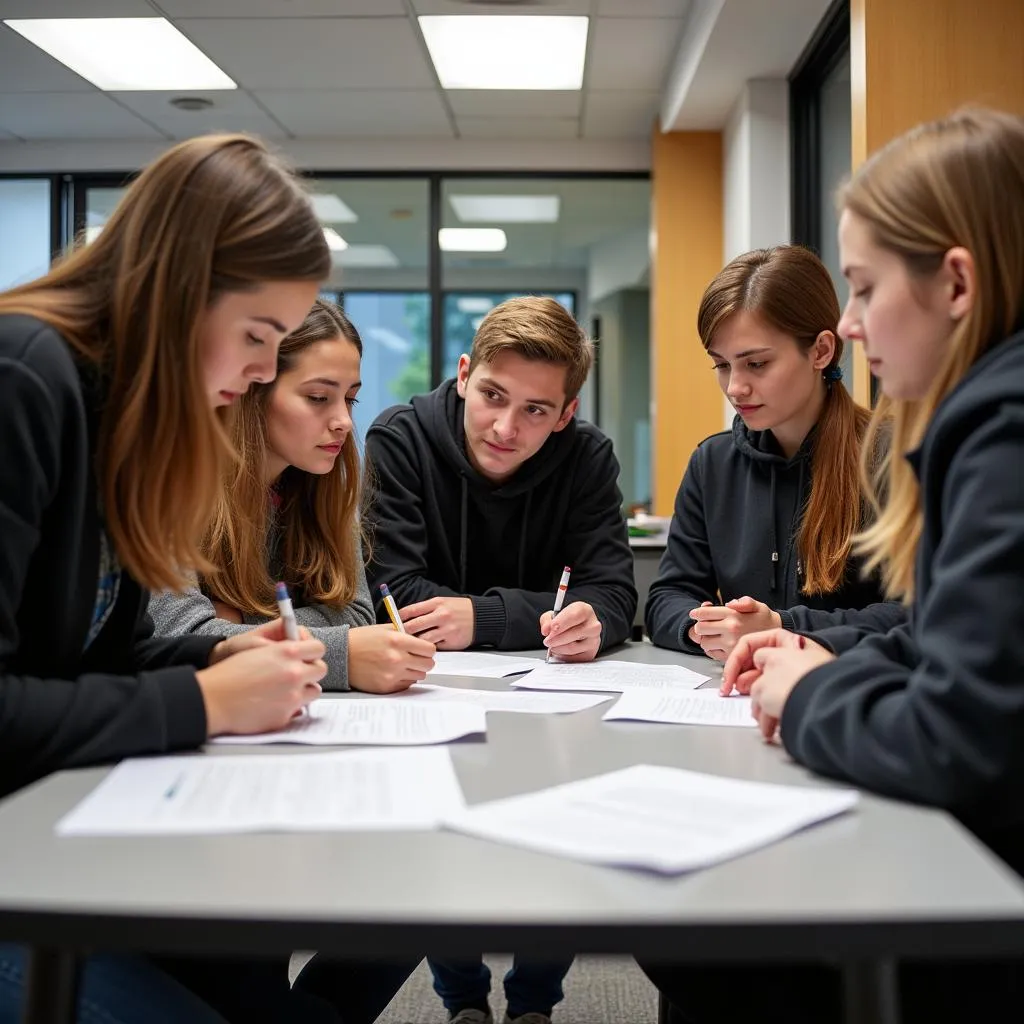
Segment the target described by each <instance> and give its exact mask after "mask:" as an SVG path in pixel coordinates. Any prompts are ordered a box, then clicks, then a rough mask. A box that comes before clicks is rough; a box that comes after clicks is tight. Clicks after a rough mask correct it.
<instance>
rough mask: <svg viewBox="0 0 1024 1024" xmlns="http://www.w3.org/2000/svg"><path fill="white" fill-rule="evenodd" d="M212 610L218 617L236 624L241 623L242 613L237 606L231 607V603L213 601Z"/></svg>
mask: <svg viewBox="0 0 1024 1024" xmlns="http://www.w3.org/2000/svg"><path fill="white" fill-rule="evenodd" d="M213 610H214V612H215V613H216V615H217V618H218V619H224V620H225V621H226V622H233V623H235V625H238V626H240V625H241V624H242V613H241V612H240V611H239V610H238V609H237V608H232V607H231V605H229V604H225V603H224V602H223V601H213Z"/></svg>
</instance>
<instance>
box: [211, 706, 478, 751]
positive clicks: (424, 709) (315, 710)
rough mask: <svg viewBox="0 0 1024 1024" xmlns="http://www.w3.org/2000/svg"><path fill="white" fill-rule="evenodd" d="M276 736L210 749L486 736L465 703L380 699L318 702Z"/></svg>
mask: <svg viewBox="0 0 1024 1024" xmlns="http://www.w3.org/2000/svg"><path fill="white" fill-rule="evenodd" d="M308 712H309V713H308V714H305V715H301V716H300V717H299V718H296V719H294V721H293V722H292V723H291V725H289V726H288V727H287V728H285V729H281V730H280V731H279V732H264V733H260V734H259V735H257V736H218V737H217V738H216V739H214V740H211V742H212V743H230V744H237V745H242V746H248V745H250V744H253V743H308V744H312V745H314V746H343V745H346V744H350V743H354V744H360V745H372V746H377V747H380V746H411V745H414V744H419V743H447V742H448V741H449V740H455V739H458V738H459V737H460V736H469V735H472V734H473V733H478V732H486V731H487V717H486V715H485V713H484V709H483V708H482V707H477V706H474V705H472V704H467V703H464V702H459V703H454V702H447V703H446V702H442V701H437V702H432V703H430V704H425V703H423V704H421V703H414V702H408V703H399V702H397V701H390V700H381V699H380V698H379V697H366V698H361V699H360V698H347V697H328V698H324V697H321V698H320V700H315V701H313V702H312V703H311V704H310V705H309V709H308Z"/></svg>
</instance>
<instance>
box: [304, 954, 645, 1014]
mask: <svg viewBox="0 0 1024 1024" xmlns="http://www.w3.org/2000/svg"><path fill="white" fill-rule="evenodd" d="M485 959H486V961H487V964H488V966H489V967H490V968H491V975H492V978H493V980H492V983H491V1009H492V1010H493V1011H494V1018H495V1020H496V1021H499V1022H500V1021H501V1019H502V1016H503V1014H504V1013H505V995H504V992H503V991H502V988H501V979H502V978H503V977H504V975H505V972H506V971H507V970H508V969H509V967H510V966H511V965H512V958H511V957H508V956H490V955H488V956H487V957H485ZM304 961H305V957H302V958H301V959H299V958H298V956H297V957H296V960H294V961H293V969H294V967H295V966H298V964H299V963H302V962H304ZM446 1019H447V1014H446V1013H445V1011H444V1007H443V1006H442V1005H441V1001H440V1000H439V999H438V998H437V996H436V995H434V990H433V988H432V987H431V979H430V970H429V969H428V968H427V964H426V961H424V962H423V963H421V964H420V966H419V967H418V968H417V969H416V971H415V972H414V973H413V974H412V976H411V977H410V978H409V980H408V981H407V982H406V983H405V985H404V986H403V987H402V989H401V990H400V991H399V993H398V995H396V996H395V998H394V999H393V1000H392V1002H391V1005H390V1006H389V1007H388V1008H387V1010H385V1011H384V1013H383V1014H382V1015H381V1016H380V1017H379V1018H378V1020H377V1024H443V1022H444V1021H445V1020H446ZM657 1019H658V1000H657V995H656V993H655V990H654V987H653V986H652V985H651V983H650V982H649V981H648V980H647V978H646V977H645V976H644V975H643V973H642V972H641V970H640V968H639V967H637V965H636V964H635V963H634V962H633V961H632V960H631V959H629V958H626V957H613V956H580V957H577V958H576V962H575V963H574V964H573V966H572V970H570V971H569V973H568V975H566V978H565V1001H564V1002H562V1003H561V1004H559V1006H557V1007H556V1008H555V1013H554V1018H553V1021H554V1024H656V1021H657Z"/></svg>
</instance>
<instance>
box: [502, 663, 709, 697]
mask: <svg viewBox="0 0 1024 1024" xmlns="http://www.w3.org/2000/svg"><path fill="white" fill-rule="evenodd" d="M710 678H711V677H710V676H702V675H701V674H700V673H699V672H693V671H691V670H690V669H688V668H683V667H682V666H681V665H641V664H639V663H638V662H635V661H589V662H583V663H580V664H574V663H570V662H560V661H559V662H551V663H549V664H543V663H542V664H541V665H540V666H539V667H538V668H535V669H534V670H533V671H532V672H531V673H530V674H529V675H526V676H523V677H522V678H520V679H514V680H512V685H513V686H516V687H520V688H522V689H527V690H597V691H601V692H607V693H623V692H624V691H626V690H630V689H633V688H634V687H644V688H654V689H661V688H666V689H682V690H692V689H695V688H696V687H698V686H700V685H701V683H706V682H707V681H708V680H709V679H710Z"/></svg>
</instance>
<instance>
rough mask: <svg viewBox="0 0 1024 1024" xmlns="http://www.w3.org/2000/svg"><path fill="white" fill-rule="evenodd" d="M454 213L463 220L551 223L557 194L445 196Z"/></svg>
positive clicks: (555, 211) (556, 213) (466, 221)
mask: <svg viewBox="0 0 1024 1024" xmlns="http://www.w3.org/2000/svg"><path fill="white" fill-rule="evenodd" d="M448 199H449V202H450V203H451V204H452V209H453V210H454V211H455V216H456V217H458V218H459V220H461V221H463V222H465V223H470V224H471V223H474V222H476V223H478V224H479V223H481V222H483V223H488V224H494V223H503V224H553V223H554V222H555V221H556V220H558V210H559V206H560V204H561V199H560V198H559V197H558V196H449V197H448Z"/></svg>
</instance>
